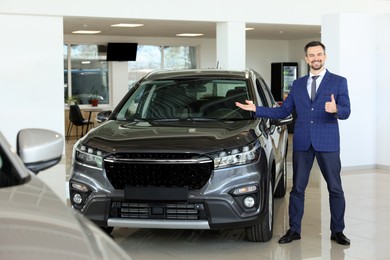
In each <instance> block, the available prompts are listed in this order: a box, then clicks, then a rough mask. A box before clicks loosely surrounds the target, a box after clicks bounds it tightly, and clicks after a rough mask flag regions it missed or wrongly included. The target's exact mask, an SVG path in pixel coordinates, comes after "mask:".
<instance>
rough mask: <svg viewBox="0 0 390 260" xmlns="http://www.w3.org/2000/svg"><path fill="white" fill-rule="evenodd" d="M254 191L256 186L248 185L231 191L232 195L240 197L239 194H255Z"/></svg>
mask: <svg viewBox="0 0 390 260" xmlns="http://www.w3.org/2000/svg"><path fill="white" fill-rule="evenodd" d="M255 191H257V186H256V185H250V186H245V187H241V188H238V189H235V190H234V191H233V194H234V195H241V194H246V193H252V192H255Z"/></svg>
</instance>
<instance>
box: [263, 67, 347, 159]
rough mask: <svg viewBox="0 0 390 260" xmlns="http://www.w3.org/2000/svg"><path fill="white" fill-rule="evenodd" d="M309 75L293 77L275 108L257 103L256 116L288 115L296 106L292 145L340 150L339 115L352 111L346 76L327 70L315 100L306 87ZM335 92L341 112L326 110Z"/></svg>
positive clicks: (321, 150) (280, 116)
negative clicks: (328, 111)
mask: <svg viewBox="0 0 390 260" xmlns="http://www.w3.org/2000/svg"><path fill="white" fill-rule="evenodd" d="M308 78H309V75H306V76H304V77H301V78H299V79H297V80H295V81H294V83H293V85H292V87H291V90H290V93H289V95H288V96H287V98H286V99H285V100H284V102H283V104H282V106H280V107H275V108H266V107H257V108H256V116H257V117H266V118H285V117H287V116H288V115H290V114H291V113H292V112H293V111H294V109H295V111H296V114H297V118H296V121H295V127H294V137H293V149H294V150H296V151H306V150H308V149H309V148H310V145H312V146H313V148H314V150H315V151H318V152H336V151H340V134H339V125H338V119H347V118H348V117H349V115H350V113H351V108H350V101H349V95H348V85H347V79H346V78H344V77H341V76H339V75H336V74H333V73H330V72H329V71H326V73H325V75H324V78H323V79H322V81H321V84H320V86H319V87H318V90H317V94H316V97H315V100H314V102H311V100H310V97H309V94H308V91H307V80H308ZM332 94H333V95H334V98H335V101H336V105H337V109H338V112H337V114H330V113H327V112H326V111H325V102H328V101H331V95H332Z"/></svg>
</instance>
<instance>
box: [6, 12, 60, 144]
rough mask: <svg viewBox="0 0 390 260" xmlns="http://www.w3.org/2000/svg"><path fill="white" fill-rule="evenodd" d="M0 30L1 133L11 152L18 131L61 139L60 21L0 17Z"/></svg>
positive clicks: (55, 18) (17, 16)
mask: <svg viewBox="0 0 390 260" xmlns="http://www.w3.org/2000/svg"><path fill="white" fill-rule="evenodd" d="M0 25H1V34H2V36H1V41H0V50H2V53H1V60H2V62H0V73H1V76H0V119H1V121H0V122H1V123H0V124H1V128H0V131H2V132H3V134H4V136H5V137H6V138H7V139H8V141H9V142H10V143H11V145H12V146H14V147H15V146H16V142H15V141H16V134H17V132H18V131H19V130H20V129H22V128H30V127H32V128H47V129H51V130H54V131H57V132H59V133H62V134H63V132H64V105H63V103H64V78H63V77H64V76H63V75H64V68H63V51H62V45H63V41H64V40H63V32H62V28H63V25H62V18H60V17H43V16H27V15H23V16H20V15H1V14H0ZM5 25H6V26H5ZM37 28H40V31H41V32H42V34H37V33H35V32H36V29H37ZM44 32H50V33H44Z"/></svg>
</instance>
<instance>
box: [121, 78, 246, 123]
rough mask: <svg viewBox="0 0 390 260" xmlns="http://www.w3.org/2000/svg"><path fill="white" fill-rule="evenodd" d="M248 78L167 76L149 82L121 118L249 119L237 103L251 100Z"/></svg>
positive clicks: (137, 91)
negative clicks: (166, 77) (184, 77)
mask: <svg viewBox="0 0 390 260" xmlns="http://www.w3.org/2000/svg"><path fill="white" fill-rule="evenodd" d="M248 94H249V91H248V86H247V83H246V81H245V80H232V79H199V78H198V79H188V78H186V79H169V80H167V79H164V80H155V81H145V82H143V83H141V85H140V86H139V87H138V88H137V89H136V91H135V92H134V93H133V94H132V95H131V96H130V98H129V99H128V101H127V102H126V103H125V105H124V106H123V107H122V109H121V110H120V111H119V113H118V116H117V119H118V120H210V119H216V120H248V119H253V115H252V114H251V112H249V111H245V110H242V109H240V108H238V107H236V105H235V102H236V101H239V102H245V100H246V99H249V96H248Z"/></svg>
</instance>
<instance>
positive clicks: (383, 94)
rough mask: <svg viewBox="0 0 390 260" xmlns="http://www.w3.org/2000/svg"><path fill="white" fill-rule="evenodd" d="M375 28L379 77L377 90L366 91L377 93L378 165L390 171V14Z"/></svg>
mask: <svg viewBox="0 0 390 260" xmlns="http://www.w3.org/2000/svg"><path fill="white" fill-rule="evenodd" d="M375 28H376V30H375V32H376V46H375V47H376V48H375V56H374V58H375V64H376V68H375V69H376V73H377V75H378V77H377V80H376V88H375V87H374V88H372V89H371V88H369V87H367V88H366V89H365V90H366V92H367V91H375V92H376V93H377V96H376V100H375V103H374V104H375V108H376V122H375V126H376V142H375V143H376V160H377V161H376V164H377V165H378V166H379V167H381V168H387V169H390V166H389V165H390V152H389V147H390V138H389V129H390V73H389V60H390V30H389V28H390V14H387V15H379V16H377V17H376V20H375ZM363 104H364V103H363Z"/></svg>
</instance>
